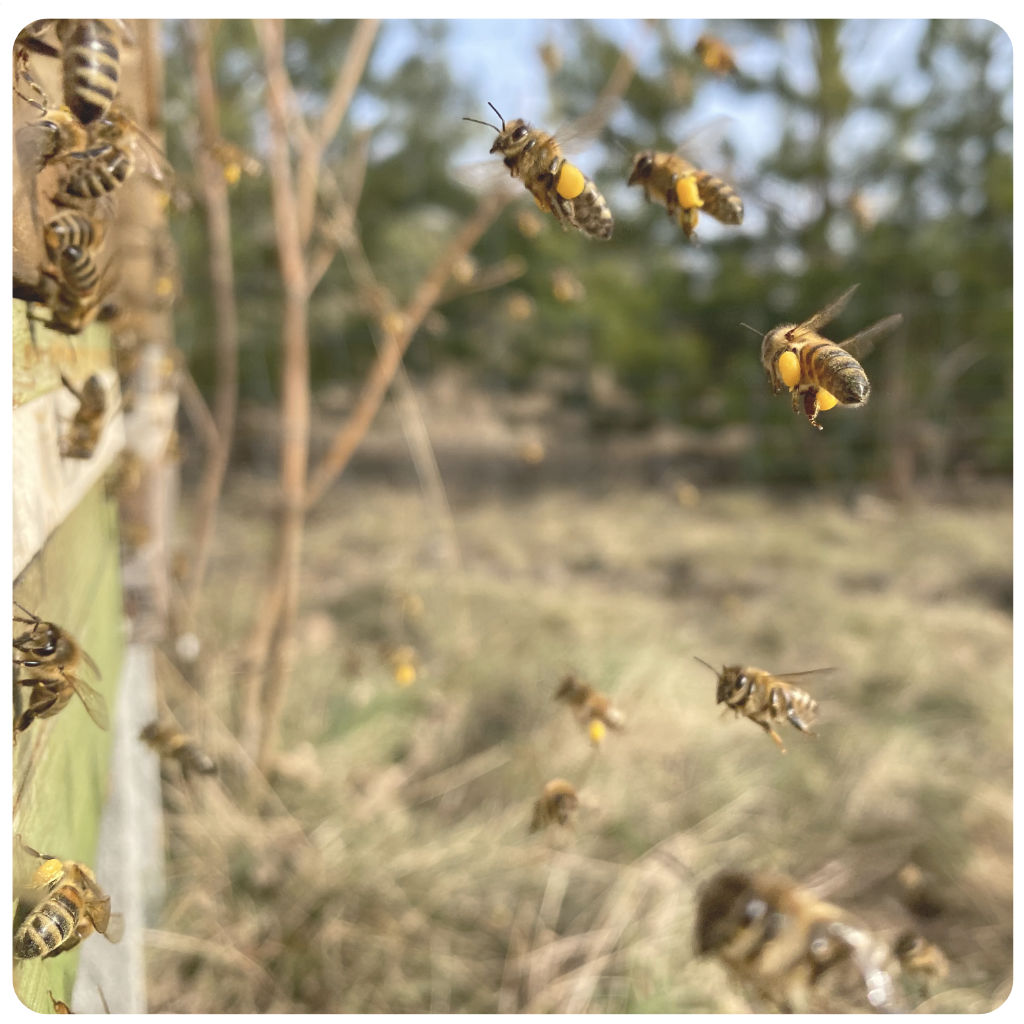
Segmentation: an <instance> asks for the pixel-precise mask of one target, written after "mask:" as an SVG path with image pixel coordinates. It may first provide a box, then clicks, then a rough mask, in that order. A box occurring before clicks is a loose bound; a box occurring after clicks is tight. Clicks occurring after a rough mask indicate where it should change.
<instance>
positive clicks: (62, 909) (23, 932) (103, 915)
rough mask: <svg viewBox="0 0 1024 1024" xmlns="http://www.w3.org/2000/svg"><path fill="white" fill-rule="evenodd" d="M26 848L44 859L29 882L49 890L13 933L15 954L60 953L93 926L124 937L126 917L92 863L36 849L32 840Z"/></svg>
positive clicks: (23, 957) (113, 936)
mask: <svg viewBox="0 0 1024 1024" xmlns="http://www.w3.org/2000/svg"><path fill="white" fill-rule="evenodd" d="M23 845H24V844H23ZM25 849H26V850H27V851H28V852H29V853H31V854H32V855H33V856H34V857H38V858H39V859H40V860H41V861H42V862H43V863H42V864H41V865H40V866H39V867H38V868H37V869H36V872H35V874H34V875H33V876H32V880H31V882H30V883H29V887H30V888H31V889H45V890H46V895H45V896H44V897H43V898H42V899H41V900H40V901H39V902H38V903H37V904H36V905H35V907H34V908H33V909H32V910H30V911H29V913H28V915H27V916H26V917H25V919H24V920H23V921H22V922H21V924H20V925H19V927H18V930H17V931H16V932H15V934H14V956H15V958H16V959H18V960H31V959H34V958H35V957H50V956H57V955H58V954H59V953H63V952H66V951H67V950H69V949H73V948H74V947H75V946H77V945H78V944H79V942H81V941H82V939H85V938H88V936H90V935H91V934H92V933H93V932H94V931H96V932H99V933H100V934H101V935H105V936H106V937H107V938H108V939H109V940H110V941H111V942H118V941H119V940H120V938H121V933H122V928H123V919H122V918H121V916H120V915H119V914H114V915H112V914H111V913H110V897H109V896H108V895H106V893H104V892H103V890H102V889H100V887H99V884H98V883H97V881H96V876H95V875H94V874H93V872H92V869H91V868H89V867H87V866H86V865H85V864H81V863H79V862H78V861H74V860H68V861H62V860H60V859H59V858H58V857H53V856H50V855H49V854H42V853H37V852H36V851H35V850H33V849H32V848H31V847H29V846H26V847H25Z"/></svg>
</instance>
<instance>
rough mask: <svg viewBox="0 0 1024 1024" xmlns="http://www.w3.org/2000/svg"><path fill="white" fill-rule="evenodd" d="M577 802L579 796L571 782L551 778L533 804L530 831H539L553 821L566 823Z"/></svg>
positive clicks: (578, 801)
mask: <svg viewBox="0 0 1024 1024" xmlns="http://www.w3.org/2000/svg"><path fill="white" fill-rule="evenodd" d="M579 803H580V800H579V797H578V796H577V795H576V790H575V788H574V787H573V785H572V783H571V782H567V781H566V780H565V779H552V780H551V781H550V782H547V783H545V785H544V790H543V792H542V793H541V795H540V796H539V797H538V798H537V800H536V802H535V803H534V805H533V820H532V821H531V822H530V831H531V832H539V831H540V830H541V829H543V828H547V827H548V825H552V824H554V823H555V822H557V823H558V824H559V825H568V824H569V821H570V819H571V818H572V816H573V814H574V813H575V812H576V808H577V807H579Z"/></svg>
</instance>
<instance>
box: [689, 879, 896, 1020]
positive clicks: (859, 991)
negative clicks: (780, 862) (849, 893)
mask: <svg viewBox="0 0 1024 1024" xmlns="http://www.w3.org/2000/svg"><path fill="white" fill-rule="evenodd" d="M696 948H697V953H698V954H699V955H701V956H705V955H714V956H716V957H717V958H718V959H719V960H720V961H721V962H722V963H723V964H724V965H725V967H726V968H727V970H728V971H729V972H730V973H731V974H732V975H733V977H734V978H736V979H737V980H738V981H739V982H740V983H741V985H749V986H750V987H751V988H752V989H753V990H754V992H755V993H756V994H757V995H758V996H759V997H760V998H762V999H764V1000H767V1001H768V1002H769V1003H771V1004H772V1005H773V1006H774V1007H775V1008H776V1009H777V1010H779V1011H780V1012H782V1013H807V1012H819V1013H820V1012H836V1010H837V1008H838V1006H839V1005H840V1004H839V1003H838V1001H839V1000H842V1001H843V1002H846V1000H850V1001H851V1002H852V1004H854V1005H856V1003H857V1002H860V1001H862V1000H863V999H864V998H865V997H866V999H867V1003H868V1006H869V1007H870V1008H871V1009H874V1010H891V1009H892V1008H893V1007H894V1003H895V993H894V988H893V983H892V978H891V976H890V974H889V972H888V970H887V965H888V963H889V953H888V950H887V949H886V948H885V946H884V944H883V943H880V942H878V941H876V940H875V939H874V938H873V937H872V936H871V935H869V934H868V933H867V932H866V931H864V930H863V929H861V928H859V927H857V926H855V925H854V924H853V923H852V922H851V921H850V920H849V919H848V917H847V915H846V914H845V912H844V911H843V910H841V909H840V908H839V907H836V906H833V905H832V904H830V903H826V902H824V901H823V900H820V899H818V897H817V896H815V895H814V894H813V893H812V892H811V891H810V890H808V889H805V888H803V887H801V886H799V885H797V884H796V883H795V882H793V881H792V880H791V879H789V878H787V877H785V876H784V875H774V874H761V873H748V872H744V871H731V870H726V871H722V872H720V873H719V874H717V875H715V876H714V877H713V878H712V879H711V880H710V881H709V882H708V883H707V884H706V885H705V886H704V887H703V889H702V891H701V894H700V898H699V901H698V906H697V926H696ZM846 1005H847V1006H849V1005H850V1003H846Z"/></svg>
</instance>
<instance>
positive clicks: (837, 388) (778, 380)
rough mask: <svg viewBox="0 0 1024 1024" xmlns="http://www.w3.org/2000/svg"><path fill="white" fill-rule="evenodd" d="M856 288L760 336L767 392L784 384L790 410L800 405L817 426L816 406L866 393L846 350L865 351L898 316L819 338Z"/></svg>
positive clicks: (849, 401) (850, 401)
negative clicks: (835, 338) (836, 338)
mask: <svg viewBox="0 0 1024 1024" xmlns="http://www.w3.org/2000/svg"><path fill="white" fill-rule="evenodd" d="M857 288H858V285H853V286H852V287H851V288H848V289H847V290H846V291H845V292H843V294H842V295H840V296H839V298H837V299H833V301H832V302H830V303H829V304H828V305H827V306H826V307H825V308H824V309H822V310H821V311H820V312H818V313H815V314H814V315H813V316H812V317H810V318H809V319H807V320H805V321H804V322H803V323H800V324H780V325H779V326H778V327H776V328H775V329H774V330H771V331H769V332H768V333H767V334H766V335H765V336H764V339H763V340H762V342H761V364H762V365H763V366H764V368H765V370H766V371H767V373H768V380H769V383H770V384H771V386H772V392H773V393H774V394H778V393H779V392H780V391H781V390H782V389H783V388H784V387H787V388H789V390H790V393H791V394H792V396H793V411H794V412H796V413H799V412H800V411H801V409H802V410H803V412H804V414H805V415H806V416H807V419H808V420H809V421H810V424H811V426H812V427H817V429H818V430H821V424H820V423H819V422H818V413H819V412H822V411H825V410H828V409H831V408H833V407H834V406H836V405H847V406H859V405H864V403H865V402H867V400H868V396H869V395H870V394H871V385H870V383H869V382H868V378H867V374H866V373H865V372H864V369H863V367H862V366H861V365H860V363H858V362H857V360H856V359H855V358H854V357H853V356H852V355H851V354H850V352H849V351H848V350H849V349H851V348H852V349H859V350H862V351H866V350H867V348H868V346H869V345H871V344H873V343H874V342H875V341H877V340H878V339H879V338H880V337H882V336H883V335H885V334H888V333H889V331H891V330H893V328H895V327H897V326H898V325H899V324H900V323H901V322H902V321H903V315H902V314H901V313H894V314H893V315H892V316H887V317H885V318H884V319H882V320H879V321H878V322H877V323H875V324H872V325H871V326H870V327H867V328H865V329H864V330H863V331H859V332H858V333H857V334H855V335H853V337H851V338H847V339H846V341H842V342H839V343H838V344H837V343H835V342H831V341H829V340H828V339H827V338H823V337H822V336H821V335H820V334H818V333H817V332H818V330H819V329H820V328H821V327H824V326H825V324H827V323H828V322H829V321H830V320H832V319H833V318H834V317H836V316H838V314H839V313H840V312H841V310H842V309H843V307H844V306H845V305H846V304H847V302H849V301H850V296H851V295H853V293H854V292H855V291H856V290H857Z"/></svg>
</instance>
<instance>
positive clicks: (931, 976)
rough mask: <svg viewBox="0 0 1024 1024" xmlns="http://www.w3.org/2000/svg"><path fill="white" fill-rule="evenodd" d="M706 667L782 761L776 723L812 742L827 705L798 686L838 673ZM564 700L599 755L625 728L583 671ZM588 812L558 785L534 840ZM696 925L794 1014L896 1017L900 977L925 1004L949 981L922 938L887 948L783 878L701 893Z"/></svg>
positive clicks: (542, 805) (560, 694)
mask: <svg viewBox="0 0 1024 1024" xmlns="http://www.w3.org/2000/svg"><path fill="white" fill-rule="evenodd" d="M696 660H697V661H699V662H700V663H701V664H702V665H705V666H706V667H707V668H709V669H711V671H712V672H714V674H715V676H716V690H715V700H716V703H718V704H721V705H724V706H725V708H727V709H732V710H733V711H734V712H735V714H736V715H737V717H743V718H746V719H749V720H750V721H751V722H753V723H754V724H755V725H758V726H759V727H760V728H762V729H763V730H764V731H765V732H766V733H767V734H768V735H769V736H770V737H771V738H772V739H773V740H774V741H775V743H776V744H777V745H778V747H779V749H780V751H781V752H782V753H785V752H786V748H785V746H784V745H783V742H782V739H781V737H780V736H779V734H778V733H777V732H776V730H775V725H776V724H782V723H785V722H789V724H790V725H792V726H793V727H794V728H795V729H797V730H798V731H800V732H803V733H808V734H811V729H810V725H811V724H812V723H813V722H814V720H815V718H816V715H817V710H818V704H817V701H815V700H814V698H813V697H812V696H811V695H810V694H809V693H808V692H807V691H806V690H805V689H803V688H802V686H800V685H798V682H795V681H794V680H799V681H801V682H802V681H803V679H804V678H805V677H807V676H810V675H813V674H815V673H819V672H828V671H831V669H811V670H810V671H807V672H793V673H788V674H781V675H776V674H773V673H771V672H767V671H765V670H764V669H760V668H755V667H753V666H741V665H723V666H722V669H721V671H718V670H717V669H714V668H713V667H712V666H711V665H709V664H708V663H707V662H706V661H704V660H703V659H701V658H697V659H696ZM554 699H555V700H557V701H560V702H562V703H564V704H565V705H566V706H567V707H568V709H569V710H570V712H571V713H572V715H573V718H574V719H575V720H576V722H577V723H578V724H579V726H580V727H581V728H582V729H583V731H584V732H585V733H586V734H587V736H588V737H589V739H590V742H591V744H593V746H594V747H595V748H597V747H599V746H600V745H601V743H602V742H603V741H604V739H605V737H606V735H607V732H608V730H609V729H611V730H614V731H621V730H622V729H623V728H624V727H625V715H624V714H623V712H622V711H621V710H620V709H619V708H618V707H616V706H615V705H614V704H613V703H612V701H611V699H610V698H609V697H608V696H607V695H606V694H603V693H600V692H598V691H597V690H595V689H594V688H593V687H592V686H590V685H589V684H588V683H585V682H584V681H583V680H582V679H580V678H579V676H578V675H577V674H576V673H572V672H570V673H567V674H566V675H565V676H564V677H563V678H562V680H561V681H560V683H559V685H558V687H557V688H556V689H555V693H554ZM579 807H580V797H579V794H578V793H577V790H576V787H575V786H574V785H573V784H572V783H571V782H570V781H569V780H568V779H564V778H561V777H558V778H553V779H551V780H549V781H548V782H547V783H545V784H544V786H543V788H542V790H541V794H540V796H539V797H538V798H537V800H536V801H535V803H534V805H533V813H532V817H531V820H530V832H531V833H532V832H538V831H540V830H542V829H546V828H548V827H550V826H560V827H563V828H565V827H571V826H572V824H573V821H574V818H575V816H576V813H577V811H578V809H579ZM908 906H909V901H908ZM696 918H697V919H696V929H695V943H694V944H695V948H696V951H697V953H698V955H701V956H705V955H713V956H715V957H717V958H718V960H719V961H720V962H721V963H722V964H723V965H724V966H725V967H726V969H727V970H728V971H729V972H730V974H731V975H732V976H733V977H734V978H735V979H736V980H737V981H738V982H739V983H740V984H741V985H742V986H747V987H749V988H750V989H752V991H753V992H754V993H755V994H756V995H757V996H758V997H759V998H760V999H762V1000H764V1001H766V1002H767V1003H768V1004H769V1005H771V1006H773V1007H774V1008H776V1009H777V1010H779V1011H780V1012H784V1013H807V1012H830V1011H831V1010H833V1009H834V1008H835V1006H836V1005H846V1006H851V1005H858V1004H863V1002H864V1001H866V1003H867V1005H868V1007H869V1008H870V1009H872V1010H875V1011H878V1012H893V1011H896V1010H899V1009H900V996H899V995H898V993H897V990H896V985H895V983H894V980H893V979H894V977H895V976H898V975H902V977H903V978H904V981H905V985H904V989H905V991H907V992H909V993H911V994H914V995H921V996H924V995H927V994H928V993H929V992H930V990H931V986H932V985H933V984H934V983H935V982H936V981H941V980H942V979H944V978H945V977H946V976H947V975H948V973H949V963H948V960H947V959H946V956H945V954H944V953H943V952H942V950H941V949H940V948H939V947H938V946H936V945H935V944H934V943H932V942H930V941H928V940H927V939H926V938H924V936H922V935H921V934H919V933H918V932H916V931H914V930H906V931H903V932H901V933H900V934H899V935H898V936H897V937H896V939H895V940H894V941H893V942H892V943H891V944H890V943H887V942H885V941H883V940H881V939H879V938H878V937H876V936H875V935H873V934H872V933H871V931H870V930H868V929H867V928H865V927H864V926H863V925H861V924H860V923H859V922H857V921H856V920H855V919H854V917H853V916H852V915H851V914H849V913H848V912H846V911H845V910H844V909H842V908H840V907H838V906H835V905H833V904H831V903H829V902H826V901H825V900H823V899H821V898H820V897H819V896H818V895H817V894H816V893H815V892H814V891H813V890H812V889H810V888H808V887H805V886H801V885H799V884H798V883H797V882H795V881H794V880H793V879H791V878H788V877H786V876H784V875H781V874H774V873H771V872H756V871H740V870H733V869H726V870H723V871H720V872H719V873H718V874H716V875H715V876H714V877H712V878H711V879H710V880H709V881H707V882H706V883H705V884H704V885H703V886H702V887H701V890H700V893H699V898H698V906H697V915H696Z"/></svg>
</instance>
